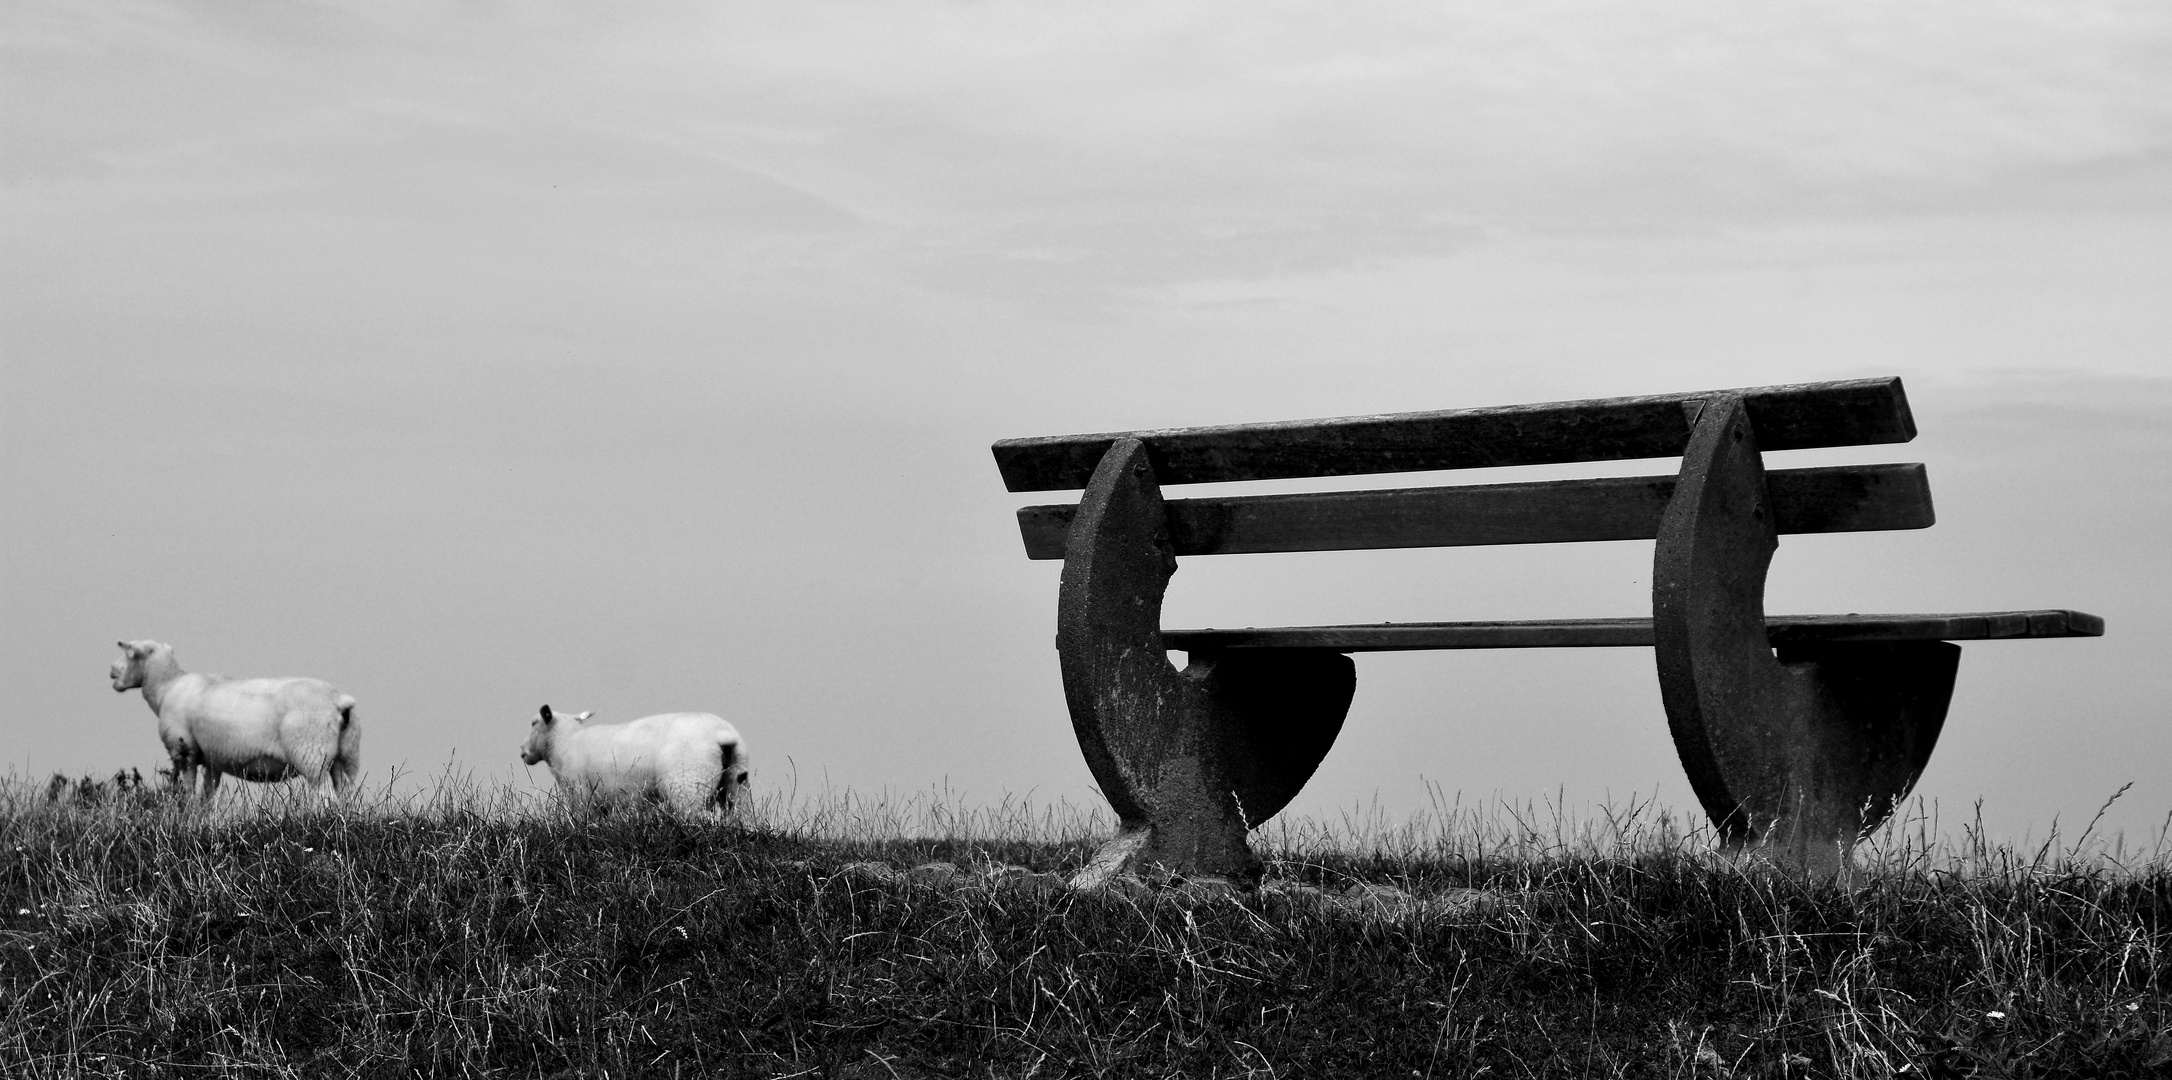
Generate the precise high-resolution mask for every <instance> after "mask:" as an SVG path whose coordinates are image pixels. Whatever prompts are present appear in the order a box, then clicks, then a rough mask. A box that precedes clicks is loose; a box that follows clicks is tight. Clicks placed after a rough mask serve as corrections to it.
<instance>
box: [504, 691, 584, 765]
mask: <svg viewBox="0 0 2172 1080" xmlns="http://www.w3.org/2000/svg"><path fill="white" fill-rule="evenodd" d="M594 715H596V714H595V713H593V712H584V713H580V714H577V715H575V716H574V717H573V720H574V726H575V727H579V726H580V721H583V720H586V719H588V718H589V717H591V716H594ZM562 723H564V721H563V720H561V719H559V717H558V715H557V714H555V713H553V712H551V707H550V706H548V705H545V706H543V707H542V708H541V709H539V710H537V711H536V714H535V720H534V721H532V722H530V723H529V725H528V741H527V742H524V743H522V744H520V761H521V764H523V765H540V764H542V763H544V762H547V761H549V760H550V757H551V739H552V737H553V736H554V735H555V734H556V733H557V730H558V726H559V725H560V724H562Z"/></svg>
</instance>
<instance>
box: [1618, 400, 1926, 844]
mask: <svg viewBox="0 0 2172 1080" xmlns="http://www.w3.org/2000/svg"><path fill="white" fill-rule="evenodd" d="M1769 507H1770V502H1769V500H1768V498H1767V495H1766V491H1765V473H1764V465H1763V462H1762V460H1761V458H1760V457H1759V454H1758V451H1757V438H1756V434H1755V432H1754V431H1753V430H1752V429H1751V426H1750V418H1749V415H1748V411H1747V409H1746V408H1745V407H1744V405H1743V402H1742V399H1741V398H1739V397H1723V398H1715V399H1712V400H1709V401H1706V402H1705V403H1704V404H1703V407H1702V410H1701V412H1700V414H1699V416H1698V418H1697V420H1696V426H1695V430H1694V431H1693V433H1692V434H1691V436H1690V441H1689V446H1688V449H1687V451H1686V452H1685V453H1684V455H1683V458H1682V475H1681V480H1680V482H1679V483H1678V484H1677V485H1676V488H1675V494H1674V499H1673V501H1672V502H1671V503H1670V504H1669V505H1668V507H1667V511H1666V515H1665V517H1664V519H1663V520H1662V522H1661V525H1660V532H1659V544H1658V551H1657V553H1656V555H1655V558H1654V566H1653V571H1652V621H1653V626H1652V629H1653V636H1654V643H1655V646H1656V648H1655V652H1656V656H1657V661H1658V665H1659V688H1660V694H1661V697H1662V698H1663V699H1664V700H1665V703H1666V708H1667V726H1668V727H1669V729H1671V730H1672V732H1673V735H1674V745H1675V750H1676V752H1677V753H1678V754H1679V755H1680V756H1681V759H1682V767H1683V769H1684V770H1685V771H1687V772H1688V774H1689V782H1690V786H1691V787H1693V788H1694V789H1695V790H1696V792H1697V798H1698V800H1699V801H1700V802H1702V803H1703V804H1704V809H1705V812H1706V813H1707V814H1709V815H1711V818H1712V820H1713V822H1714V823H1715V824H1717V825H1718V826H1719V829H1720V833H1721V836H1722V837H1723V838H1724V840H1725V841H1726V843H1727V844H1729V845H1730V846H1731V847H1735V848H1738V849H1741V850H1744V851H1749V852H1755V853H1758V854H1762V855H1765V856H1767V857H1770V858H1772V859H1773V860H1775V861H1778V862H1781V863H1784V864H1787V865H1791V866H1795V867H1799V868H1802V869H1806V870H1810V871H1812V872H1818V873H1833V872H1836V871H1838V870H1839V869H1840V868H1841V867H1842V866H1843V865H1844V864H1845V861H1846V858H1847V853H1848V850H1849V849H1850V848H1851V847H1853V846H1854V844H1855V842H1856V841H1857V840H1859V839H1860V838H1861V837H1862V835H1863V834H1864V833H1866V832H1868V831H1870V830H1871V829H1873V828H1875V827H1876V826H1877V825H1878V823H1879V822H1881V821H1883V820H1884V819H1885V818H1886V816H1887V815H1888V814H1890V813H1891V812H1892V809H1893V807H1894V806H1895V805H1896V804H1897V803H1899V802H1900V800H1901V799H1903V798H1905V797H1906V796H1907V794H1908V790H1909V789H1910V788H1911V787H1913V786H1914V785H1915V781H1916V778H1917V777H1918V776H1919V775H1921V774H1922V771H1923V767H1924V765H1925V763H1927V762H1928V761H1929V760H1930V756H1931V748H1932V746H1933V744H1935V743H1936V742H1937V740H1938V732H1939V728H1940V726H1941V725H1943V724H1944V722H1945V717H1946V707H1947V704H1948V703H1949V702H1950V701H1951V699H1952V696H1953V680H1954V674H1955V671H1956V670H1957V667H1958V665H1959V663H1960V656H1961V647H1960V646H1958V645H1955V644H1953V643H1951V642H1945V641H1926V642H1873V643H1850V644H1826V645H1817V646H1804V647H1798V648H1790V649H1783V650H1781V651H1780V653H1779V654H1778V655H1777V656H1775V654H1774V652H1773V649H1772V647H1771V645H1770V640H1769V638H1768V636H1767V633H1766V629H1765V574H1766V571H1767V569H1768V568H1769V567H1770V566H1771V564H1772V555H1773V552H1774V550H1775V549H1776V548H1777V547H1778V546H1779V540H1778V535H1777V533H1776V532H1775V531H1774V529H1773V522H1772V514H1771V513H1770V511H1769Z"/></svg>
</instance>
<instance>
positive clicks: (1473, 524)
mask: <svg viewBox="0 0 2172 1080" xmlns="http://www.w3.org/2000/svg"><path fill="white" fill-rule="evenodd" d="M1768 476H1769V478H1770V484H1771V492H1772V503H1773V514H1774V516H1775V520H1776V522H1777V523H1778V527H1779V530H1780V531H1781V532H1783V533H1812V532H1866V531H1874V530H1882V529H1922V528H1928V527H1929V526H1930V525H1931V523H1932V521H1933V520H1934V519H1933V515H1932V511H1931V489H1930V481H1929V480H1928V479H1927V478H1926V477H1925V475H1924V471H1923V466H1922V465H1918V464H1893V465H1843V466H1827V467H1822V468H1815V469H1783V470H1778V471H1775V472H1772V473H1770V474H1768ZM1674 484H1675V478H1674V477H1672V476H1623V477H1606V478H1601V479H1593V480H1552V481H1544V482H1538V483H1523V484H1487V485H1471V486H1464V487H1428V488H1393V489H1386V490H1377V491H1335V492H1311V493H1305V494H1297V495H1252V496H1238V497H1231V498H1215V499H1171V500H1169V502H1168V504H1167V507H1168V515H1169V537H1170V540H1171V541H1172V542H1173V543H1174V544H1175V545H1176V553H1177V554H1178V555H1234V554H1240V553H1247V552H1265V551H1342V550H1357V549H1365V548H1397V547H1461V546H1468V545H1474V544H1552V543H1571V542H1577V541H1589V540H1649V539H1651V538H1653V537H1655V536H1657V535H1658V534H1659V518H1660V515H1661V513H1663V512H1664V511H1665V509H1666V506H1667V500H1668V499H1669V498H1671V497H1673V494H1674ZM1076 513H1077V508H1076V507H1074V506H1071V505H1054V506H1028V507H1025V508H1024V509H1021V510H1020V511H1018V530H1019V533H1020V535H1021V536H1022V537H1023V538H1024V539H1025V544H1026V555H1027V557H1028V558H1034V559H1060V558H1063V553H1064V544H1065V542H1066V538H1067V537H1068V536H1069V535H1070V528H1071V519H1072V518H1073V517H1074V516H1075V515H1076Z"/></svg>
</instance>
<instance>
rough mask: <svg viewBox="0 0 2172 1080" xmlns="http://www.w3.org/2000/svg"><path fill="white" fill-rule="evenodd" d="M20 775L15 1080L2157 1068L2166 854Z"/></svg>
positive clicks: (1676, 825) (1438, 813)
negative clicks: (1262, 867)
mask: <svg viewBox="0 0 2172 1080" xmlns="http://www.w3.org/2000/svg"><path fill="white" fill-rule="evenodd" d="M46 794H47V793H46V791H45V789H44V786H43V785H31V784H24V783H15V784H10V785H0V1075H5V1076H9V1077H49V1076H85V1075H92V1076H95V1075H114V1076H146V1075H174V1076H181V1075H189V1076H198V1075H221V1076H224V1075H234V1076H243V1075H247V1076H286V1075H308V1076H318V1075H325V1076H347V1075H366V1076H378V1075H386V1076H391V1075H409V1074H410V1073H411V1072H413V1071H421V1072H424V1073H436V1074H445V1075H460V1074H468V1073H485V1072H488V1073H492V1074H502V1075H520V1076H528V1075H535V1076H561V1075H563V1076H570V1075H582V1076H593V1075H605V1074H608V1075H614V1076H618V1075H656V1076H677V1075H726V1076H779V1077H782V1076H836V1077H892V1076H898V1077H906V1076H1002V1077H1012V1076H1156V1077H1160V1076H1199V1077H1211V1076H1262V1077H1266V1076H1275V1077H1295V1076H1346V1075H1347V1076H1390V1075H1393V1076H1413V1075H1415V1076H1441V1077H1448V1076H1478V1075H1488V1076H1558V1075H1575V1076H1667V1077H1689V1076H1700V1077H1702V1076H1714V1077H1716V1076H1845V1077H1873V1076H1875V1077H1885V1076H1895V1075H1906V1076H1944V1077H1962V1076H2072V1075H2090V1076H2113V1077H2116V1076H2136V1077H2140V1076H2163V1075H2166V1074H2167V1070H2168V1069H2172V1004H2168V998H2172V995H2168V993H2167V991H2168V988H2172V920H2168V915H2172V858H2168V852H2167V850H2166V848H2165V846H2164V843H2163V841H2162V839H2161V838H2160V839H2159V840H2158V841H2157V842H2156V843H2155V844H2154V846H2148V847H2146V848H2145V849H2144V850H2142V851H2139V852H2136V851H2131V850H2129V849H2128V848H2126V847H2125V846H2122V845H2120V844H2116V843H2115V844H2112V845H2110V846H2107V845H2105V844H2103V843H2101V842H2100V841H2101V838H2097V837H2094V836H2093V835H2092V834H2091V833H2090V831H2089V830H2087V829H2085V830H2084V831H2083V833H2082V834H2081V835H2079V836H2078V837H2077V838H2076V839H2075V840H2074V841H2071V842H2067V841H2060V840H2058V839H2057V837H2056V834H2055V835H2054V837H2053V842H2049V843H2041V844H2035V845H2009V844H1999V843H1997V842H1994V841H1992V840H1990V839H1988V838H1986V837H1984V835H1983V834H1982V832H1981V830H1980V829H1977V828H1974V827H1973V824H1972V823H1968V822H1964V823H1963V824H1962V825H1961V826H1960V829H1959V832H1958V835H1956V836H1953V837H1951V838H1949V837H1947V835H1946V834H1945V833H1943V832H1941V831H1940V826H1939V824H1938V822H1937V821H1936V815H1935V812H1934V811H1930V810H1927V809H1925V808H1922V807H1917V808H1916V809H1915V810H1914V811H1913V812H1912V813H1911V814H1910V815H1904V816H1903V818H1902V819H1901V820H1899V821H1896V822H1894V823H1893V824H1892V825H1889V826H1888V827H1887V829H1886V830H1884V831H1883V832H1882V833H1881V834H1880V835H1879V836H1877V837H1875V838H1873V840H1872V841H1871V843H1869V844H1868V845H1867V846H1866V848H1865V849H1864V850H1863V852H1862V857H1861V859H1860V860H1859V862H1860V863H1861V866H1862V870H1861V872H1860V873H1858V874H1857V875H1855V877H1854V878H1853V879H1852V880H1850V881H1846V882H1817V881H1806V880H1800V879H1793V878H1789V877H1786V876H1784V875H1778V874H1772V873H1769V872H1764V871H1761V870H1759V869H1757V868H1756V867H1755V866H1752V865H1746V864H1740V863H1737V862H1735V861H1732V860H1729V859H1726V858H1723V857H1721V856H1719V855H1716V854H1714V853H1713V852H1712V850H1711V844H1710V836H1709V834H1708V833H1706V832H1705V831H1704V830H1703V829H1702V828H1701V827H1697V826H1694V825H1689V824H1684V823H1682V822H1681V821H1680V820H1679V819H1677V818H1674V817H1672V816H1671V815H1669V814H1667V813H1665V812H1664V811H1663V810H1662V809H1661V808H1658V807H1656V806H1652V805H1649V804H1645V803H1631V804H1630V805H1628V806H1626V807H1623V808H1620V809H1618V810H1606V809H1601V810H1600V811H1597V812H1595V813H1592V814H1587V815H1577V814H1570V813H1568V812H1566V811H1564V810H1563V808H1562V807H1561V806H1560V805H1559V804H1558V803H1556V804H1551V805H1541V806H1517V805H1511V804H1502V803H1493V804H1487V805H1477V806H1465V805H1462V804H1460V803H1458V802H1457V801H1455V800H1453V799H1441V800H1437V801H1436V804H1435V805H1434V807H1433V808H1432V809H1431V810H1430V811H1428V812H1427V813H1425V814H1421V815H1417V816H1415V817H1412V818H1407V819H1398V820H1390V819H1389V818H1388V817H1387V816H1386V815H1383V814H1380V813H1379V812H1378V811H1377V810H1372V811H1364V812H1359V811H1353V812H1352V813H1351V814H1349V815H1346V816H1343V817H1341V818H1340V819H1337V820H1330V821H1318V820H1315V821H1304V820H1298V821H1288V822H1284V821H1279V820H1278V821H1275V822H1270V823H1269V824H1268V826H1267V827H1266V828H1264V829H1262V830H1261V831H1260V833H1259V834H1258V837H1257V839H1258V841H1259V843H1260V846H1261V849H1262V851H1263V853H1264V854H1265V855H1266V856H1267V858H1268V861H1269V887H1267V888H1263V889H1262V890H1260V891H1259V892H1257V893H1254V894H1238V893H1229V892H1224V891H1195V890H1186V889H1183V888H1175V887H1169V888H1139V887H1134V888H1128V889H1117V890H1106V891H1098V892H1091V893H1080V892H1072V891H1069V890H1066V889H1064V888H1062V887H1061V886H1060V879H1061V875H1064V874H1067V873H1069V872H1070V871H1072V870H1075V869H1076V868H1078V867H1079V866H1080V865H1082V864H1083V863H1084V861H1085V860H1086V859H1087V858H1088V857H1089V856H1090V854H1091V852H1092V849H1093V845H1094V841H1095V840H1097V839H1099V838H1100V837H1102V836H1105V835H1106V833H1107V831H1108V829H1109V828H1110V826H1111V823H1110V822H1109V821H1108V820H1107V819H1106V817H1105V815H1104V814H1103V813H1101V812H1099V811H1097V810H1094V809H1090V808H1079V807H1067V806H1061V805H1058V806H1053V807H1050V806H1035V805H1033V804H1030V803H1028V802H1025V801H1023V800H1010V801H1005V802H1000V803H998V804H996V805H994V806H992V807H979V808H966V807H962V806H960V805H958V804H957V803H956V802H955V801H954V800H952V799H949V798H948V797H946V796H945V795H944V794H943V793H941V792H931V793H926V794H895V793H892V794H886V795H882V796H878V797H875V798H864V797H861V796H858V795H853V794H850V793H840V792H818V793H814V794H812V795H809V796H806V797H801V796H798V795H797V794H796V793H786V794H782V795H773V796H771V797H769V798H767V799H766V800H764V801H761V802H759V803H758V804H757V805H756V806H755V807H753V808H752V809H751V810H750V812H749V813H748V814H747V815H745V817H743V818H742V819H741V820H739V821H736V822H733V823H728V824H714V823H700V822H685V821H678V820H674V819H671V818H669V817H665V816H661V815H658V814H653V813H645V812H643V813H635V812H624V811H622V812H619V813H614V814H610V815H607V816H604V817H600V818H586V819H577V818H574V817H571V816H568V815H567V814H566V813H564V812H563V810H562V809H561V808H559V807H557V806H556V805H554V804H552V803H550V802H549V801H548V800H544V799H539V798H536V797H532V796H525V795H519V794H514V793H509V792H504V791H500V790H496V789H491V788H486V787H482V786H478V785H475V784H472V783H467V782H464V781H462V780H461V779H460V778H458V777H446V778H443V779H442V780H441V781H440V783H439V784H438V785H437V786H436V787H435V789H434V790H433V791H431V792H430V793H429V794H427V795H423V796H416V797H411V798H404V799H391V798H388V797H383V796H380V797H377V798H375V799H374V800H365V804H364V805H363V806H361V807H359V808H348V809H342V810H334V811H328V810H324V809H322V808H320V807H317V806H315V805H313V804H312V803H310V802H309V801H308V800H307V799H306V798H296V797H293V796H292V795H282V794H280V793H272V794H270V795H269V796H264V795H259V796H258V797H256V798H254V799H249V800H234V801H233V802H232V804H231V805H227V806H221V807H214V808H211V809H209V810H205V809H203V808H198V807H189V806H183V805H180V804H177V803H175V802H173V801H171V800H167V799H163V798H161V797H159V796H157V795H156V794H155V793H154V792H151V791H148V790H146V791H143V792H136V793H129V794H127V795H126V796H125V797H118V798H108V799H104V800H102V801H94V800H82V801H78V800H76V799H73V798H67V797H64V798H60V799H57V800H48V799H47V797H46Z"/></svg>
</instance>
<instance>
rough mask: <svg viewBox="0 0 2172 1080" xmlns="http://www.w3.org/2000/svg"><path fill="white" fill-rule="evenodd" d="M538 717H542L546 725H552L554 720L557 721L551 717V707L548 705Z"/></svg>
mask: <svg viewBox="0 0 2172 1080" xmlns="http://www.w3.org/2000/svg"><path fill="white" fill-rule="evenodd" d="M536 715H538V716H541V717H542V718H543V722H544V723H546V724H548V723H550V722H551V721H552V720H553V719H555V718H554V717H552V716H551V707H550V706H548V705H545V706H543V711H542V712H540V713H537V714H536Z"/></svg>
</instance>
